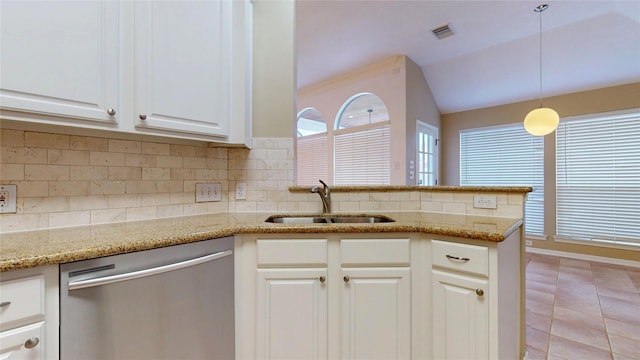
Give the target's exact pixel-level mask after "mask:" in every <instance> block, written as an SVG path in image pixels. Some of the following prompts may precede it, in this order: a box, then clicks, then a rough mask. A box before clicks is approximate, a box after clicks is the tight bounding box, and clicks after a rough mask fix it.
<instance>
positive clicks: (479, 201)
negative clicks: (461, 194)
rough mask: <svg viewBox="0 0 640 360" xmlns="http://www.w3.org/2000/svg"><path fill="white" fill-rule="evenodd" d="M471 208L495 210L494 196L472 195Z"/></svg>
mask: <svg viewBox="0 0 640 360" xmlns="http://www.w3.org/2000/svg"><path fill="white" fill-rule="evenodd" d="M473 207H474V208H479V209H495V208H496V207H497V206H496V196H495V195H474V196H473Z"/></svg>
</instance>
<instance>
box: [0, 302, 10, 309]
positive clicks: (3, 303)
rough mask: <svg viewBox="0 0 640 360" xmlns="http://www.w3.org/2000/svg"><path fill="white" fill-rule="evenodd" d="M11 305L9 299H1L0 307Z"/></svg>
mask: <svg viewBox="0 0 640 360" xmlns="http://www.w3.org/2000/svg"><path fill="white" fill-rule="evenodd" d="M9 305H11V301H3V302H1V303H0V308H3V307H7V306H9Z"/></svg>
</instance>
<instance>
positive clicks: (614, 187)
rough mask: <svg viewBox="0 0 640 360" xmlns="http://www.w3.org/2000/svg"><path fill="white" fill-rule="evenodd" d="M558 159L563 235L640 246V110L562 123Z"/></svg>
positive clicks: (559, 231) (559, 214) (560, 229)
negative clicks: (639, 111)
mask: <svg viewBox="0 0 640 360" xmlns="http://www.w3.org/2000/svg"><path fill="white" fill-rule="evenodd" d="M556 157H557V159H556V182H557V184H556V187H557V190H556V191H557V192H556V197H557V198H556V207H557V208H556V216H557V229H556V232H557V235H558V237H560V238H569V239H574V240H587V241H593V242H594V244H597V243H600V242H603V243H614V244H622V245H633V246H640V113H634V114H624V115H610V116H599V117H594V118H589V119H575V120H569V121H564V122H562V123H561V124H560V126H559V127H558V130H557V134H556Z"/></svg>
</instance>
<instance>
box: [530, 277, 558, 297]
mask: <svg viewBox="0 0 640 360" xmlns="http://www.w3.org/2000/svg"><path fill="white" fill-rule="evenodd" d="M526 287H527V290H537V291H541V292H545V293H548V294H555V293H556V285H555V284H548V283H541V282H538V281H534V280H529V279H527V281H526Z"/></svg>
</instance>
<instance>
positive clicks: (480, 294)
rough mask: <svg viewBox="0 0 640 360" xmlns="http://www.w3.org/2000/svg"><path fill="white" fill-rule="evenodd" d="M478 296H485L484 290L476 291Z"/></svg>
mask: <svg viewBox="0 0 640 360" xmlns="http://www.w3.org/2000/svg"><path fill="white" fill-rule="evenodd" d="M476 295H478V296H483V295H484V290H482V289H476Z"/></svg>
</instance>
